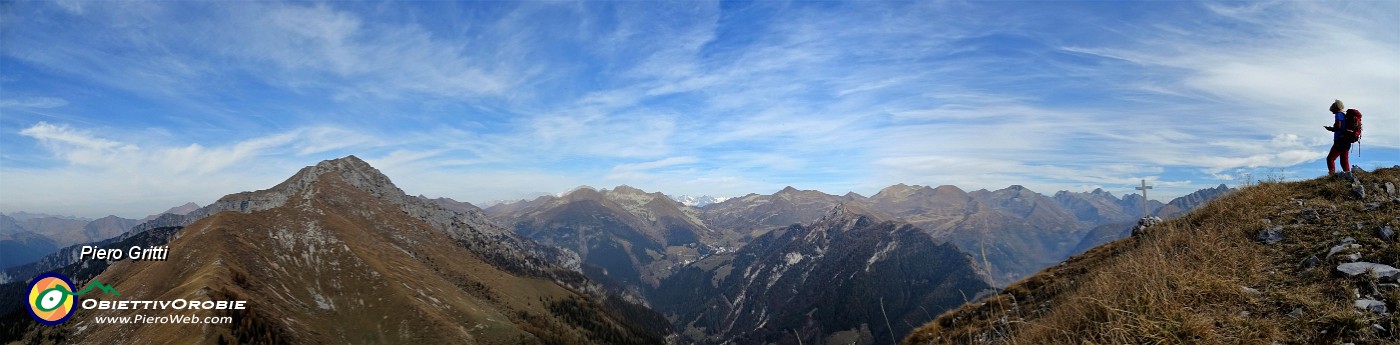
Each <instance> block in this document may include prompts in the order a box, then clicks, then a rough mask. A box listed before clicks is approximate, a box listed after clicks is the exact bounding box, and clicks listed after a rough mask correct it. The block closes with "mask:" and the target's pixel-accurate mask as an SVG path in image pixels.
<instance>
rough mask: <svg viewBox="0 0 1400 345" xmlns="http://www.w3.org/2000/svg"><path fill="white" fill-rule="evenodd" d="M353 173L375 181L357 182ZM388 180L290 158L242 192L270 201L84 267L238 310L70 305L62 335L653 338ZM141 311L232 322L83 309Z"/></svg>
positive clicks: (353, 164)
mask: <svg viewBox="0 0 1400 345" xmlns="http://www.w3.org/2000/svg"><path fill="white" fill-rule="evenodd" d="M365 181H370V182H371V183H370V184H371V185H379V186H382V187H383V188H367V187H366V185H365ZM284 187H292V188H290V189H279V188H284ZM397 190H398V189H397V188H392V185H391V184H389V182H388V180H387V178H386V177H383V176H382V175H380V174H379V173H378V171H377V170H374V169H373V168H371V167H369V166H368V165H367V164H364V163H363V162H362V161H359V160H358V159H356V158H354V157H353V156H351V157H346V158H342V159H338V160H334V161H327V162H322V164H318V165H317V166H316V167H308V168H307V169H303V170H302V171H301V172H299V173H298V174H297V175H296V176H294V177H293V178H292V179H289V180H288V181H287V182H284V183H283V184H280V185H278V187H275V188H274V189H272V190H265V191H258V192H253V193H252V194H253V195H263V196H267V198H266V200H274V201H277V202H280V205H276V204H272V203H269V204H261V205H259V208H262V209H260V210H256V211H251V212H248V213H241V212H220V213H216V214H214V215H211V216H209V217H205V218H203V219H200V220H198V221H195V222H194V223H191V224H189V225H188V226H187V227H185V228H184V229H183V230H181V231H180V233H179V234H178V235H177V237H176V238H175V239H174V240H172V241H171V242H170V244H169V247H170V258H169V260H167V261H135V262H134V261H122V262H118V263H116V264H114V265H112V266H111V267H110V268H109V269H108V270H107V271H105V272H103V273H102V274H100V275H98V276H97V277H96V278H95V279H94V280H97V281H101V282H104V283H107V284H110V285H112V286H114V287H115V289H116V290H118V291H120V292H121V296H120V297H111V296H104V297H105V298H107V299H114V300H174V299H186V300H195V301H202V300H246V301H248V302H247V305H248V309H246V310H241V311H232V312H222V311H221V312H212V311H178V312H176V311H167V310H154V311H151V310H127V311H117V310H82V311H79V313H78V314H77V315H76V316H75V317H74V318H73V320H72V321H70V322H69V323H68V324H65V325H64V326H63V328H64V329H65V332H70V333H69V334H70V338H69V339H70V340H74V339H76V340H79V341H80V342H92V343H99V342H100V343H106V342H111V341H113V340H120V341H122V342H127V343H216V342H219V341H223V340H228V341H232V342H237V343H248V342H252V343H408V342H419V343H433V344H436V343H467V344H472V343H484V344H496V343H499V344H519V343H655V342H659V341H660V339H659V337H657V336H654V335H648V334H645V332H643V331H640V330H639V328H638V327H639V326H636V325H635V323H634V322H631V321H624V320H623V319H622V318H620V317H616V316H614V315H615V314H614V313H611V312H605V311H603V309H604V308H602V307H601V306H600V305H599V303H596V302H594V298H593V297H591V296H588V295H586V294H582V293H580V292H577V291H578V290H576V289H574V288H569V287H566V286H564V285H561V284H562V283H560V282H559V281H565V282H569V283H570V285H575V286H578V287H584V286H588V283H586V281H584V280H583V279H582V278H581V276H578V275H577V274H576V273H572V272H568V271H565V270H562V269H559V268H557V267H553V266H549V265H545V264H542V261H541V260H535V262H533V263H529V264H521V265H526V266H529V265H533V266H531V267H534V269H529V270H526V269H520V268H516V267H502V265H501V264H500V262H501V261H502V260H504V259H501V257H502V256H505V257H507V258H510V257H514V256H518V255H524V254H521V253H490V252H481V251H478V250H473V249H469V248H474V247H473V246H474V245H479V244H474V243H468V242H469V240H470V239H472V237H471V236H465V235H461V234H456V235H454V234H452V233H448V232H445V231H441V230H440V229H439V228H438V227H435V225H433V224H431V222H430V221H431V220H433V219H435V218H433V217H428V218H427V219H424V218H423V217H419V216H415V215H413V214H412V213H413V212H410V208H408V207H407V206H405V205H407V203H409V201H413V200H416V199H415V198H411V197H408V196H406V195H402V194H401V192H399V193H398V194H395V193H394V192H395V191H397ZM226 199H227V198H226ZM449 222H460V220H449ZM477 226H482V225H477ZM463 231H473V232H475V233H484V234H487V235H489V234H491V233H497V234H499V233H503V232H504V231H503V230H500V229H496V230H494V231H479V230H477V229H467V230H463ZM478 239H480V238H478ZM476 248H480V247H479V246H478V247H476ZM512 260H514V259H512ZM541 265H542V266H541ZM531 272H534V273H533V274H532V273H531ZM142 314H144V315H146V316H166V315H193V316H197V317H204V316H232V317H233V320H234V322H233V323H232V324H151V323H144V324H102V323H98V322H96V319H95V317H98V316H135V315H142ZM663 322H664V321H663Z"/></svg>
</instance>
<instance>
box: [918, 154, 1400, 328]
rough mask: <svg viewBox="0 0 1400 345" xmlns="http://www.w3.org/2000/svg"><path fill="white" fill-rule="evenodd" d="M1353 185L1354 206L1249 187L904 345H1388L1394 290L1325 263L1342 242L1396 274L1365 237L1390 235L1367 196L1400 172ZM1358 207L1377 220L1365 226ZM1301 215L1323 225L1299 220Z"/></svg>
mask: <svg viewBox="0 0 1400 345" xmlns="http://www.w3.org/2000/svg"><path fill="white" fill-rule="evenodd" d="M1358 176H1359V177H1360V178H1361V179H1362V181H1363V182H1364V183H1365V184H1366V187H1367V192H1368V193H1367V194H1368V199H1367V200H1366V201H1364V202H1363V201H1361V200H1357V199H1355V198H1354V197H1352V196H1351V195H1350V194H1351V193H1350V188H1349V187H1348V186H1347V182H1345V181H1342V180H1341V179H1338V178H1319V179H1314V180H1308V181H1300V182H1291V183H1273V182H1270V183H1260V184H1257V185H1253V186H1249V187H1247V188H1244V189H1242V190H1240V191H1238V192H1236V193H1232V194H1230V195H1228V196H1225V197H1222V198H1221V199H1219V200H1216V201H1214V202H1211V203H1209V204H1208V205H1205V206H1204V207H1202V208H1200V209H1197V210H1195V211H1193V212H1192V213H1191V214H1189V215H1187V216H1185V217H1182V218H1179V219H1175V220H1171V221H1168V222H1166V223H1164V224H1162V225H1158V226H1156V227H1152V228H1150V229H1148V230H1147V231H1145V233H1144V234H1142V235H1139V236H1135V237H1131V238H1127V239H1122V240H1119V241H1115V242H1112V243H1108V244H1105V245H1103V246H1100V247H1098V248H1095V249H1092V250H1090V251H1088V252H1086V253H1084V254H1082V255H1079V256H1076V257H1073V258H1070V259H1069V260H1067V261H1066V262H1065V263H1063V264H1061V265H1058V266H1055V267H1051V268H1047V269H1045V270H1044V271H1042V272H1040V273H1039V274H1037V275H1035V276H1032V277H1030V278H1026V279H1025V280H1022V281H1021V282H1018V283H1016V284H1012V285H1011V286H1009V287H1007V288H1006V289H1005V290H1004V291H1002V292H1001V293H999V294H997V295H995V296H992V297H989V298H987V299H985V300H982V301H979V302H974V303H970V304H967V305H964V306H963V307H961V308H958V309H955V310H952V311H949V312H947V313H945V314H944V315H942V316H940V317H939V318H938V319H937V320H934V321H933V322H930V323H928V324H926V325H924V326H923V327H921V328H919V329H917V330H915V331H914V332H913V333H912V334H910V335H909V337H908V338H907V339H905V344H930V343H937V344H943V343H947V344H970V343H998V344H1001V343H1005V344H1270V343H1273V342H1275V341H1277V342H1281V343H1339V342H1355V343H1358V344H1365V343H1396V341H1397V339H1400V338H1397V337H1396V333H1400V332H1397V330H1396V327H1400V313H1395V311H1397V309H1396V302H1397V301H1400V291H1398V290H1400V289H1396V288H1393V287H1389V288H1388V287H1376V285H1375V284H1373V283H1371V282H1370V281H1369V280H1368V279H1351V278H1343V277H1340V276H1337V275H1334V274H1332V270H1333V268H1335V267H1336V265H1337V264H1339V263H1341V262H1345V261H1342V260H1344V259H1343V258H1341V256H1342V255H1336V256H1333V257H1331V258H1326V259H1325V258H1323V257H1324V256H1325V255H1326V254H1327V250H1328V249H1329V248H1331V247H1332V246H1333V245H1336V244H1338V241H1339V240H1340V239H1342V238H1343V237H1348V236H1350V237H1353V238H1355V239H1356V240H1357V243H1359V244H1361V245H1362V246H1363V247H1362V248H1361V250H1360V251H1359V252H1360V253H1361V254H1362V261H1369V262H1377V263H1382V264H1388V265H1391V266H1400V245H1397V244H1396V243H1395V242H1390V243H1386V242H1383V241H1382V240H1380V239H1379V238H1378V237H1377V236H1376V235H1375V233H1376V229H1378V228H1379V227H1380V226H1382V225H1390V226H1392V227H1394V228H1400V218H1397V216H1400V203H1397V202H1394V201H1391V200H1390V198H1392V197H1393V196H1388V195H1385V193H1384V192H1381V191H1379V190H1376V189H1375V188H1373V186H1372V183H1374V182H1381V183H1384V181H1391V182H1392V183H1394V184H1396V185H1400V179H1397V176H1400V169H1381V170H1378V171H1376V172H1374V173H1358ZM1297 200H1301V201H1302V204H1303V205H1302V206H1299V205H1298V204H1297ZM1368 202H1379V203H1380V204H1381V207H1380V208H1379V209H1378V210H1375V211H1370V212H1365V211H1363V209H1364V205H1365V203H1368ZM1303 209H1314V210H1316V211H1317V212H1318V214H1319V215H1320V219H1318V220H1316V221H1312V220H1306V219H1304V217H1302V210H1303ZM1356 224H1361V225H1360V228H1358V227H1357V225H1356ZM1274 225H1281V226H1283V227H1284V236H1285V239H1284V241H1282V242H1279V243H1276V244H1272V245H1265V244H1262V243H1260V242H1258V241H1256V240H1255V238H1256V236H1257V234H1258V233H1259V231H1260V230H1262V229H1265V228H1268V227H1272V226H1274ZM1346 253H1350V252H1343V253H1342V254H1346ZM1310 255H1317V256H1318V258H1319V259H1322V260H1321V262H1320V263H1319V264H1318V265H1317V267H1316V268H1312V269H1304V268H1303V267H1301V266H1300V265H1299V262H1300V261H1302V260H1303V259H1305V258H1307V257H1309V256H1310ZM1356 292H1360V294H1362V295H1367V294H1370V295H1373V296H1374V297H1377V298H1378V299H1380V300H1383V301H1386V302H1387V303H1388V305H1389V307H1390V308H1391V309H1390V310H1391V311H1392V313H1391V314H1390V315H1388V316H1379V315H1376V314H1373V313H1369V312H1362V311H1359V310H1357V309H1356V308H1354V307H1353V306H1352V302H1353V301H1354V300H1355V299H1356ZM1295 310H1297V311H1298V312H1295ZM1290 313H1292V314H1294V315H1290ZM1372 325H1381V326H1382V327H1384V328H1385V329H1386V330H1387V331H1385V332H1376V331H1373V330H1371V327H1372Z"/></svg>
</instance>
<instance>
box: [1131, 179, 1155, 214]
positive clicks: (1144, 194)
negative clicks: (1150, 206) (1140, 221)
mask: <svg viewBox="0 0 1400 345" xmlns="http://www.w3.org/2000/svg"><path fill="white" fill-rule="evenodd" d="M1133 189H1137V190H1140V191H1142V217H1143V218H1147V190H1148V189H1152V186H1149V185H1147V180H1145V179H1144V180H1142V187H1137V188H1133Z"/></svg>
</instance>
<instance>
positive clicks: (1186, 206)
mask: <svg viewBox="0 0 1400 345" xmlns="http://www.w3.org/2000/svg"><path fill="white" fill-rule="evenodd" d="M1234 190H1235V189H1234V188H1230V187H1227V186H1225V184H1223V183H1222V184H1220V185H1219V186H1215V188H1206V189H1202V190H1198V191H1195V192H1192V193H1191V194H1187V195H1183V196H1181V197H1179V198H1176V199H1172V201H1170V202H1167V204H1166V205H1165V206H1162V207H1161V208H1159V209H1157V210H1156V211H1155V212H1153V214H1155V215H1157V216H1158V217H1162V218H1175V217H1178V216H1181V215H1183V214H1186V212H1188V211H1191V210H1193V209H1195V208H1196V207H1199V206H1201V205H1202V204H1205V203H1206V202H1208V201H1211V200H1213V199H1215V198H1217V197H1220V196H1221V195H1225V194H1226V193H1229V192H1232V191H1234Z"/></svg>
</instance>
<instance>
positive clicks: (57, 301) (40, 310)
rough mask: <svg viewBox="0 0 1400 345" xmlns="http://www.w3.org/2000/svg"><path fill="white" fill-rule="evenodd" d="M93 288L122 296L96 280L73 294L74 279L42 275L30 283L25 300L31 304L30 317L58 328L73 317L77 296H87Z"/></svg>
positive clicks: (51, 274)
mask: <svg viewBox="0 0 1400 345" xmlns="http://www.w3.org/2000/svg"><path fill="white" fill-rule="evenodd" d="M93 287H97V288H98V289H101V290H102V292H106V293H109V294H112V295H114V296H121V293H118V292H117V290H116V289H113V288H112V287H111V286H107V285H106V284H102V282H99V281H96V280H93V281H92V283H90V284H88V287H87V288H85V289H83V290H82V291H78V292H73V280H72V279H68V277H66V276H64V275H62V274H58V273H54V272H48V273H44V274H40V275H39V276H38V277H34V281H33V282H30V283H29V295H28V298H27V299H25V300H26V301H27V302H28V303H29V315H30V316H33V317H34V321H39V323H42V324H45V325H49V326H57V325H59V324H61V323H63V322H64V321H68V318H69V317H72V316H73V309H74V307H73V306H74V305H77V299H78V297H77V295H81V294H85V293H87V292H88V291H91V290H92V288H93Z"/></svg>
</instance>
